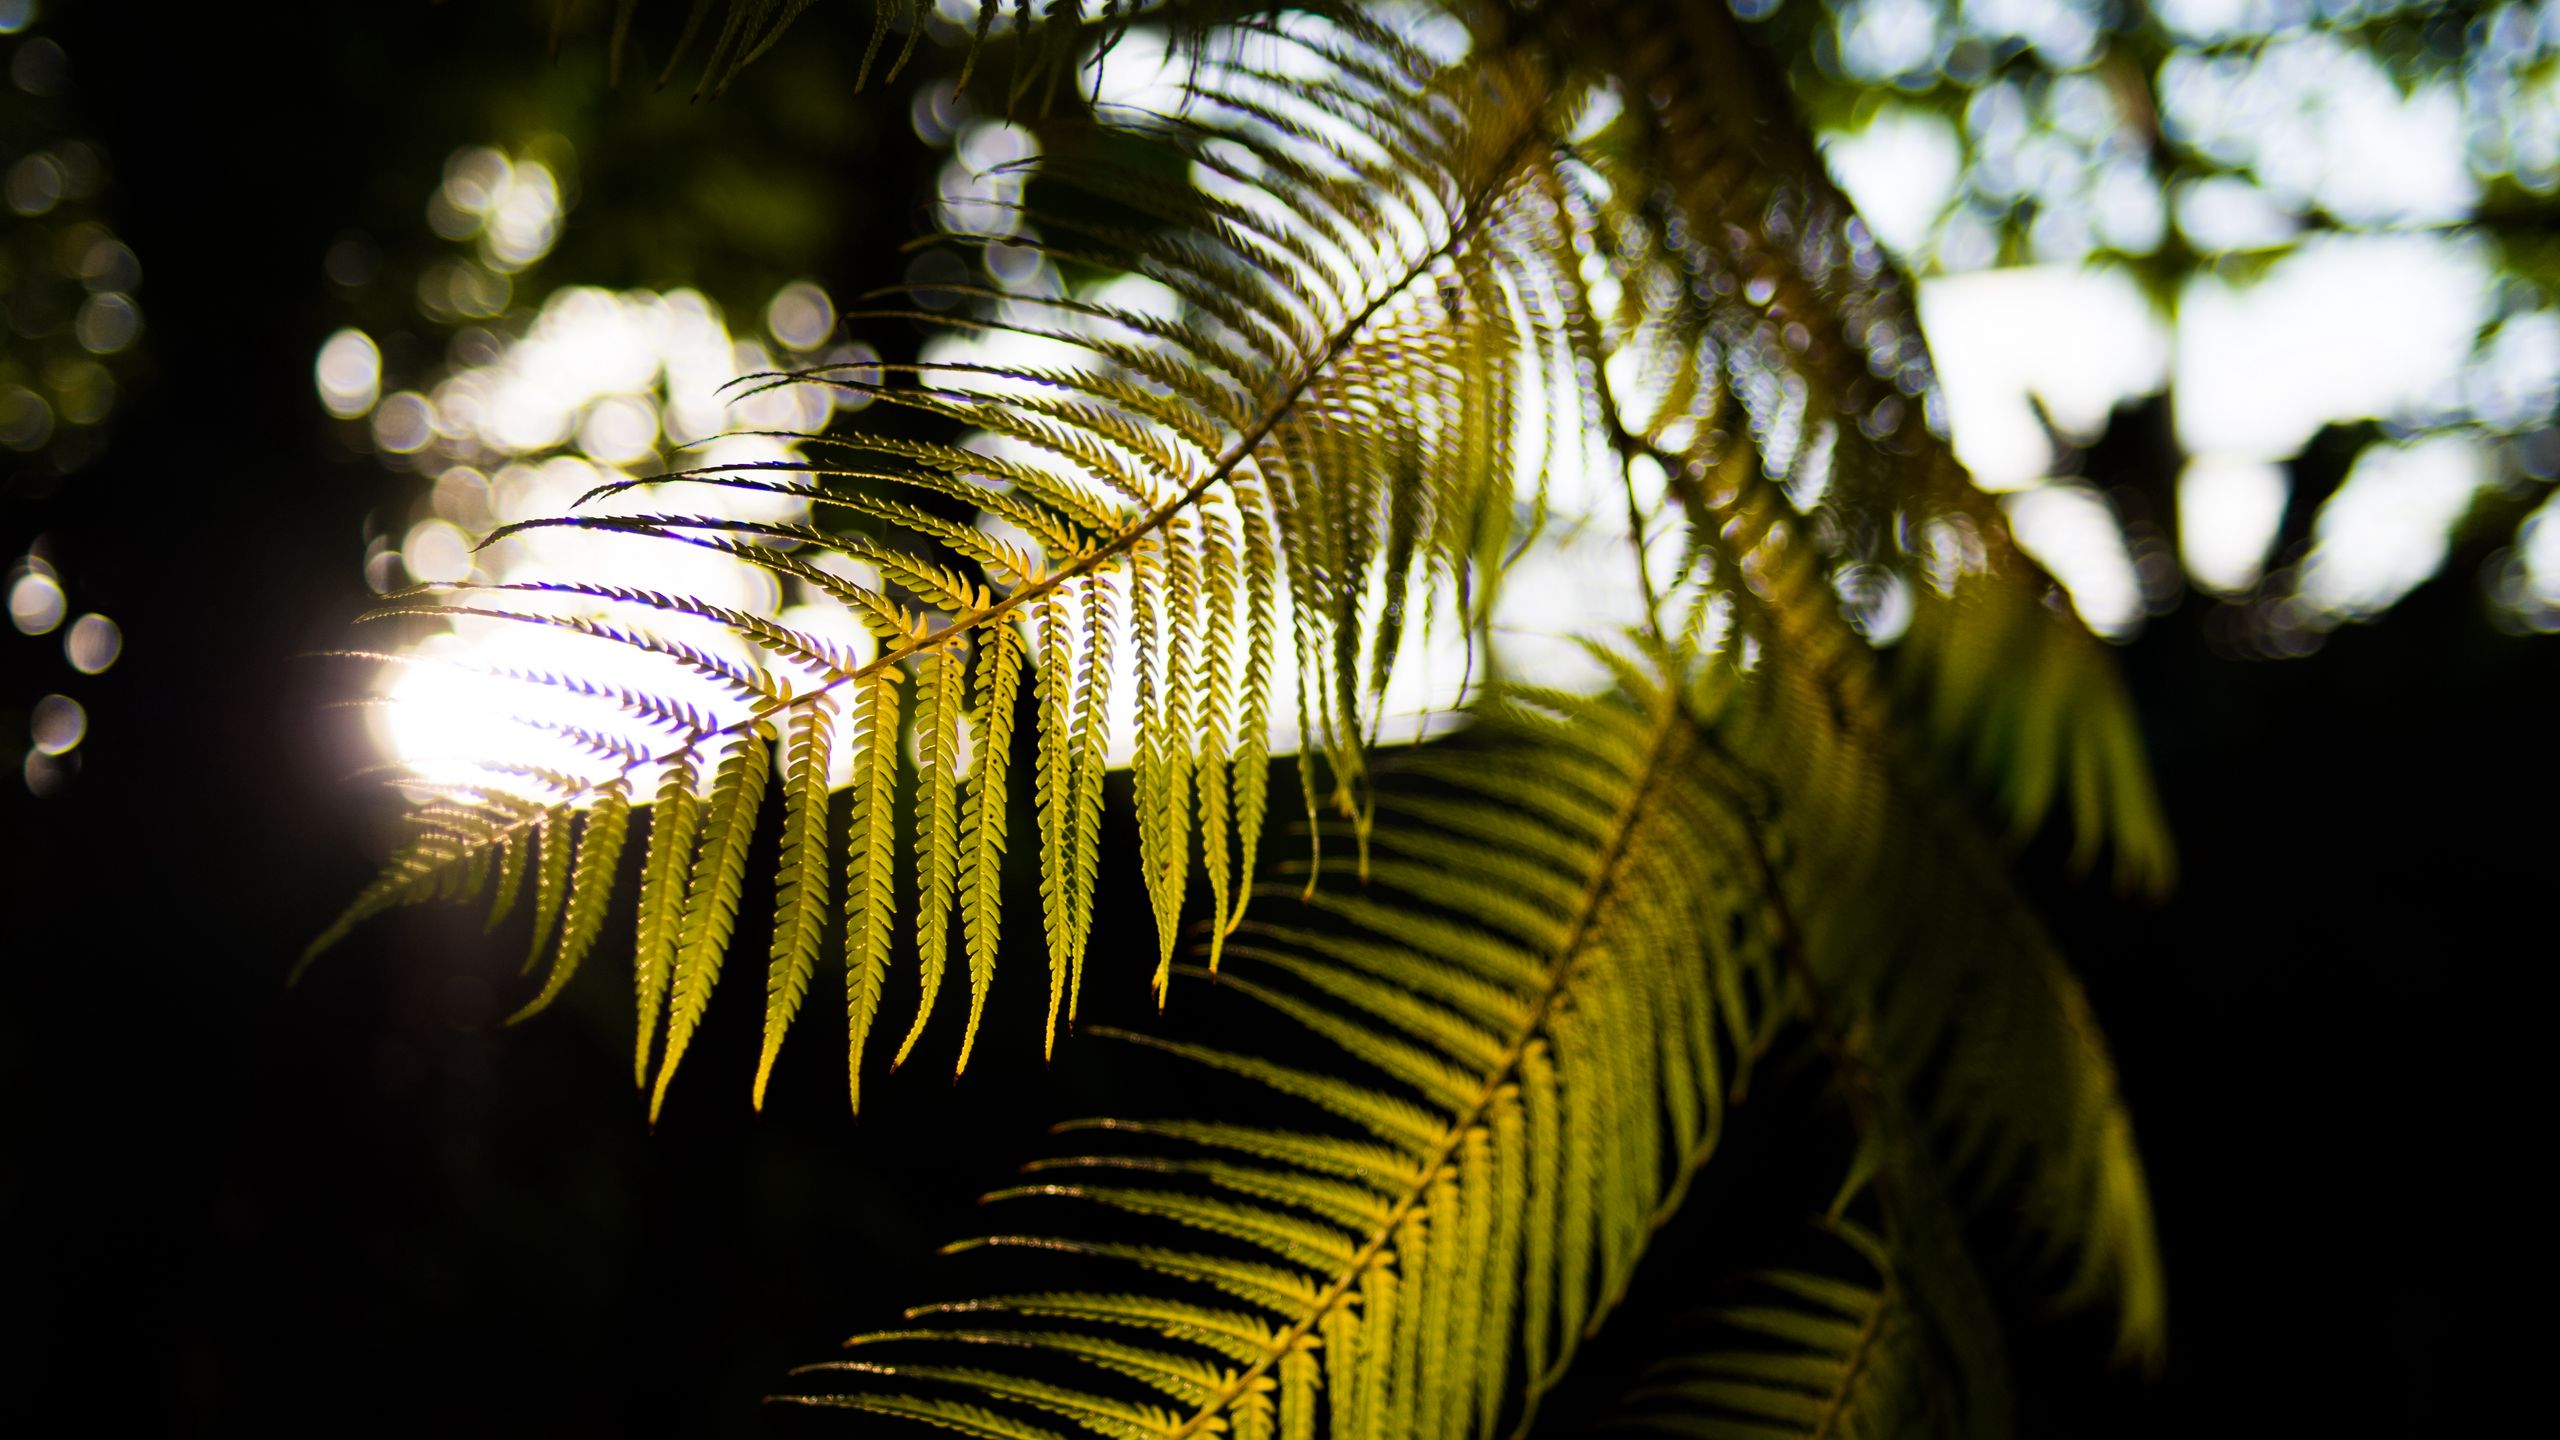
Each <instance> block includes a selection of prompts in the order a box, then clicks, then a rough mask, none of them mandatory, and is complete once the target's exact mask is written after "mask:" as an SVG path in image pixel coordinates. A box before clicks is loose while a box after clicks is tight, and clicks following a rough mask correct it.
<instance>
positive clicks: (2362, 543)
mask: <svg viewBox="0 0 2560 1440" xmlns="http://www.w3.org/2000/svg"><path fill="white" fill-rule="evenodd" d="M2486 459H2487V457H2486V456H2484V455H2482V454H2481V453H2480V450H2479V447H2477V446H2476V445H2473V444H2471V443H2470V442H2468V441H2466V440H2463V439H2460V438H2457V437H2452V436H2440V437H2437V438H2434V439H2429V440H2421V441H2419V442H2417V443H2416V444H2413V445H2376V446H2374V447H2372V448H2371V449H2368V450H2366V451H2365V452H2364V454H2363V455H2362V456H2360V457H2358V459H2357V460H2356V464H2355V468H2354V469H2353V470H2352V471H2350V472H2348V475H2347V481H2346V484H2344V485H2342V486H2340V487H2339V490H2338V493H2337V494H2336V495H2335V496H2334V497H2332V498H2331V500H2330V502H2329V504H2328V505H2327V507H2326V508H2324V509H2323V510H2322V511H2321V512H2320V521H2319V524H2318V526H2317V527H2316V528H2315V529H2314V530H2313V532H2312V546H2311V556H2310V558H2309V559H2308V560H2306V561H2305V562H2304V563H2303V573H2302V594H2303V598H2304V599H2306V600H2308V601H2310V602H2311V603H2312V604H2314V605H2317V606H2319V607H2320V608H2322V609H2324V610H2327V611H2329V612H2331V613H2333V614H2335V615H2338V616H2341V617H2344V618H2347V619H2356V618H2361V617H2364V616H2369V615H2377V614H2380V613H2381V612H2382V611H2384V610H2387V609H2389V608H2391V606H2392V605H2393V604H2395V603H2396V602H2398V600H2399V599H2400V597H2401V596H2403V595H2406V594H2408V593H2409V592H2410V591H2411V590H2413V589H2415V588H2416V587H2417V586H2418V585H2420V584H2421V583H2423V582H2424V581H2425V580H2426V579H2427V577H2429V576H2431V575H2433V574H2435V573H2436V568H2437V567H2438V566H2440V565H2442V564H2443V563H2444V554H2445V548H2446V537H2447V534H2448V532H2450V531H2451V530H2452V528H2453V525H2454V522H2456V521H2458V520H2460V519H2461V518H2462V515H2463V512H2464V511H2466V510H2468V509H2470V508H2471V500H2472V497H2473V496H2475V495H2477V494H2478V493H2479V491H2480V487H2481V484H2482V483H2483V482H2484V481H2485V480H2486V479H2487V478H2488V474H2487V466H2486V463H2485V462H2486Z"/></svg>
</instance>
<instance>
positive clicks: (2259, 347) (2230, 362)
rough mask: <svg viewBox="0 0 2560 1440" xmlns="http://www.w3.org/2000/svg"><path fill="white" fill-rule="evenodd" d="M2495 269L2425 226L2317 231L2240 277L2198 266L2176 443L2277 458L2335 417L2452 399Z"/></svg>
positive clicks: (2181, 354) (2434, 407)
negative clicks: (2240, 283) (2419, 229)
mask: <svg viewBox="0 0 2560 1440" xmlns="http://www.w3.org/2000/svg"><path fill="white" fill-rule="evenodd" d="M2491 279H2492V274H2491V269H2490V266H2489V263H2488V260H2487V258H2486V257H2485V256H2484V255H2483V254H2481V253H2480V251H2479V250H2477V249H2476V248H2474V247H2471V246H2466V245H2457V244H2452V243H2448V242H2446V241H2443V240H2440V239H2436V238H2433V237H2430V236H2421V235H2366V236H2336V237H2328V238H2322V239H2317V240H2313V241H2310V242H2308V243H2306V244H2305V245H2304V246H2303V247H2302V249H2300V250H2299V251H2297V252H2295V253H2294V254H2292V255H2290V256H2287V257H2286V258H2285V259H2283V260H2280V261H2278V262H2277V263H2276V265H2275V267H2274V268H2273V269H2272V270H2271V271H2269V272H2268V274H2267V275H2266V277H2265V278H2264V279H2263V280H2261V281H2259V282H2258V283H2256V284H2254V285H2250V286H2247V287H2245V288H2242V287H2236V286H2233V285H2231V284H2229V283H2227V282H2225V281H2222V280H2219V279H2215V278H2213V277H2210V276H2200V277H2198V278H2197V279H2196V280H2195V281H2194V282H2193V283H2192V284H2190V285H2189V286H2188V288H2187V292H2186V295H2185V296H2184V298H2183V300H2182V301H2181V303H2180V307H2179V316H2178V337H2177V350H2178V355H2177V397H2178V438H2179V440H2180V442H2181V443H2182V444H2184V445H2185V447H2186V448H2187V450H2188V451H2189V452H2190V453H2195V454H2223V455H2246V456H2253V457H2257V458H2262V459H2274V458H2278V457H2282V456H2286V455H2291V454H2293V453H2294V452H2295V451H2297V450H2299V449H2301V448H2302V444H2303V442H2304V441H2306V440H2309V439H2310V438H2311V435H2312V432H2313V431H2315V430H2317V429H2319V428H2320V427H2321V426H2322V425H2323V424H2325V423H2327V422H2329V421H2332V420H2349V419H2359V418H2364V417H2368V416H2383V417H2389V416H2410V415H2424V414H2428V413H2430V412H2434V411H2438V410H2444V409H2450V408H2452V406H2454V405H2455V404H2456V403H2458V401H2459V395H2458V394H2457V393H2456V392H2455V390H2454V389H2453V385H2454V380H2455V377H2456V376H2457V375H2459V374H2460V372H2461V370H2462V368H2463V365H2464V363H2465V362H2466V361H2467V360H2468V359H2469V357H2470V355H2471V349H2472V342H2473V340H2474V338H2475V337H2476V336H2477V335H2478V333H2479V330H2480V324H2481V322H2482V320H2483V319H2485V318H2486V316H2487V309H2488V304H2489V285H2490V282H2491Z"/></svg>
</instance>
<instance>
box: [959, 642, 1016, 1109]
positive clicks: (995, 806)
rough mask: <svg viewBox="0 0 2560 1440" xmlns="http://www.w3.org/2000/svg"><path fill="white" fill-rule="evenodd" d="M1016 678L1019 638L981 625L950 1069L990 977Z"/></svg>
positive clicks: (971, 1030)
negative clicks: (961, 956) (958, 1000)
mask: <svg viewBox="0 0 2560 1440" xmlns="http://www.w3.org/2000/svg"><path fill="white" fill-rule="evenodd" d="M1021 684H1022V637H1021V636H1020V634H1019V633H1018V632H1016V631H1015V630H1014V629H1013V628H1012V627H1010V626H1003V625H1000V626H997V627H995V628H994V629H991V630H988V631H986V632H984V634H983V637H982V638H981V639H980V641H979V647H978V673H977V710H978V727H979V729H978V733H979V734H980V735H981V736H982V737H984V744H985V748H984V749H983V750H981V751H980V753H979V756H978V765H977V769H976V770H975V771H973V772H972V773H971V775H970V777H969V793H968V798H967V801H966V803H965V804H964V805H963V807H962V810H961V815H960V882H959V883H960V891H961V903H960V930H961V939H962V942H963V944H964V945H965V947H966V948H967V950H968V956H969V1023H968V1025H967V1027H966V1028H965V1029H963V1030H962V1031H961V1032H960V1060H959V1063H958V1065H957V1066H956V1067H954V1068H955V1072H956V1071H961V1070H966V1069H968V1068H969V1047H970V1046H971V1045H972V1044H973V1043H975V1042H976V1040H977V1038H978V1021H979V1019H980V1018H981V1017H982V1016H983V1015H984V1014H985V1011H986V1003H987V987H988V985H989V984H990V983H992V982H993V981H994V979H995V967H996V923H997V917H998V915H999V913H1000V912H1001V910H1002V908H1003V901H1004V896H1003V882H1004V831H1005V800H1006V796H1005V784H1006V777H1007V775H1008V773H1009V772H1010V770H1011V768H1012V764H1013V722H1014V713H1013V712H1014V701H1015V698H1016V696H1017V695H1019V694H1020V690H1021Z"/></svg>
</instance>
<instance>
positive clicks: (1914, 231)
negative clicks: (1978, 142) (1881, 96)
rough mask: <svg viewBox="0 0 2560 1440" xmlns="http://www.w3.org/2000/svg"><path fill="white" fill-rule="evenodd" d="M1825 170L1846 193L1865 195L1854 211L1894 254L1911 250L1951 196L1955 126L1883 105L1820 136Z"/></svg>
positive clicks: (1957, 160)
mask: <svg viewBox="0 0 2560 1440" xmlns="http://www.w3.org/2000/svg"><path fill="white" fill-rule="evenodd" d="M1822 148H1823V155H1824V157H1825V158H1826V159H1827V160H1828V161H1829V162H1830V166H1831V173H1832V174H1834V175H1836V176H1838V177H1839V179H1840V184H1841V187H1842V188H1843V189H1846V190H1848V191H1849V192H1850V193H1851V194H1854V195H1859V196H1866V197H1871V199H1870V200H1869V201H1868V203H1866V204H1864V205H1862V206H1861V207H1860V209H1859V212H1858V213H1859V217H1860V218H1862V219H1864V220H1865V221H1866V222H1867V228H1868V229H1870V230H1872V231H1874V232H1875V236H1876V238H1877V239H1878V240H1881V241H1883V242H1884V244H1885V246H1886V247H1887V248H1888V249H1891V250H1893V251H1894V252H1896V253H1897V254H1902V255H1916V254H1918V253H1919V252H1920V249H1921V247H1922V246H1924V245H1925V244H1927V243H1928V239H1929V230H1930V228H1931V227H1932V226H1934V225H1935V224H1936V223H1937V221H1938V217H1939V216H1940V215H1941V214H1943V213H1945V211H1946V208H1947V205H1948V204H1949V202H1951V201H1953V200H1954V199H1955V194H1956V180H1957V178H1958V176H1957V167H1958V166H1959V165H1960V164H1961V163H1962V162H1963V158H1964V156H1963V152H1962V150H1961V149H1960V148H1959V147H1958V146H1957V144H1956V132H1955V127H1953V126H1951V125H1949V124H1948V123H1947V122H1946V120H1945V119H1944V118H1943V117H1940V116H1937V115H1933V114H1931V113H1929V112H1928V111H1925V110H1920V109H1915V108H1913V107H1911V106H1907V105H1895V106H1889V107H1887V108H1886V109H1885V110H1884V111H1883V112H1882V113H1880V114H1878V115H1877V116H1876V118H1875V119H1874V120H1873V121H1871V122H1869V123H1868V124H1867V126H1866V128H1864V129H1862V130H1858V131H1856V132H1854V133H1850V134H1845V135H1842V134H1835V135H1830V136H1826V137H1824V140H1823V147H1822Z"/></svg>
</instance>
